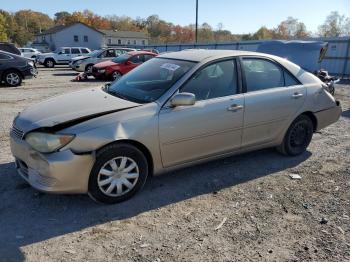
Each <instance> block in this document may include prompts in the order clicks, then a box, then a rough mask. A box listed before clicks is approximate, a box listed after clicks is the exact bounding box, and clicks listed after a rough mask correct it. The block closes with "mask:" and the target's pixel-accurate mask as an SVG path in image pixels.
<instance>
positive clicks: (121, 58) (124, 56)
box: [112, 54, 131, 64]
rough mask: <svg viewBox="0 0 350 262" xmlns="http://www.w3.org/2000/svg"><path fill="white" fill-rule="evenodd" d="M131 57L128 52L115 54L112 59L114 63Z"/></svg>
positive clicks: (122, 61) (119, 62)
mask: <svg viewBox="0 0 350 262" xmlns="http://www.w3.org/2000/svg"><path fill="white" fill-rule="evenodd" d="M130 57H131V55H129V54H122V55H120V56H117V57H115V58H113V59H112V61H113V62H114V63H117V64H121V63H124V62H125V61H126V60H128V59H129V58H130Z"/></svg>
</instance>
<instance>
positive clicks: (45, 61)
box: [37, 47, 91, 68]
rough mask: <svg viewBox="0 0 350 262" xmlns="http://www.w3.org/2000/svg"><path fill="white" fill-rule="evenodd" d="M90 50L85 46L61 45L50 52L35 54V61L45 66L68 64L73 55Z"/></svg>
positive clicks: (79, 54)
mask: <svg viewBox="0 0 350 262" xmlns="http://www.w3.org/2000/svg"><path fill="white" fill-rule="evenodd" d="M90 53H91V51H90V49H89V48H87V47H62V48H59V49H57V50H56V51H55V52H52V53H43V54H40V55H38V56H37V61H38V62H39V63H40V64H42V65H44V66H45V67H49V68H52V67H55V65H68V64H69V62H70V60H71V59H72V58H73V57H76V56H81V55H88V54H90Z"/></svg>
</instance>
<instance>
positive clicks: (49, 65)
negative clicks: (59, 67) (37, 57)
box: [44, 58, 55, 68]
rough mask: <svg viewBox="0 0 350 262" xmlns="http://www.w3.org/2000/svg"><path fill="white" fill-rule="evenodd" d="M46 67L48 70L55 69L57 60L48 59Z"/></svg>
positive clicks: (45, 63)
mask: <svg viewBox="0 0 350 262" xmlns="http://www.w3.org/2000/svg"><path fill="white" fill-rule="evenodd" d="M44 66H45V67H48V68H53V67H55V60H53V59H51V58H49V59H46V60H45V62H44Z"/></svg>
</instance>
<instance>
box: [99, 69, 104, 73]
mask: <svg viewBox="0 0 350 262" xmlns="http://www.w3.org/2000/svg"><path fill="white" fill-rule="evenodd" d="M98 72H99V73H104V72H106V69H99V70H98Z"/></svg>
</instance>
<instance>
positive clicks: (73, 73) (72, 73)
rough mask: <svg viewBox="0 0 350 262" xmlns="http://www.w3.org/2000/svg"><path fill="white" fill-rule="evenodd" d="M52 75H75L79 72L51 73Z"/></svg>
mask: <svg viewBox="0 0 350 262" xmlns="http://www.w3.org/2000/svg"><path fill="white" fill-rule="evenodd" d="M52 75H53V76H77V75H79V73H77V72H71V73H53V74H52Z"/></svg>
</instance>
